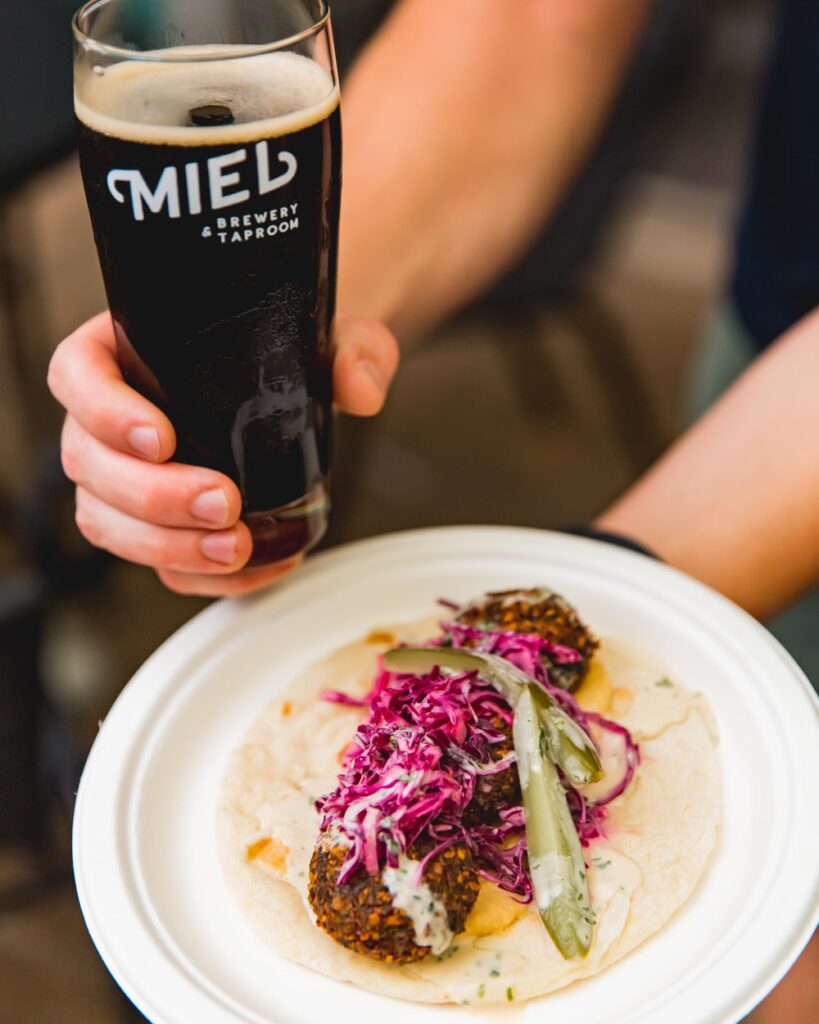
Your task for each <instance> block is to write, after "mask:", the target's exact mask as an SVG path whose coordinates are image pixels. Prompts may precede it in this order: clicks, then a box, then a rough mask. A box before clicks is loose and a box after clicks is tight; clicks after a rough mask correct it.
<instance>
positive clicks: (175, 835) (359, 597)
mask: <svg viewBox="0 0 819 1024" xmlns="http://www.w3.org/2000/svg"><path fill="white" fill-rule="evenodd" d="M540 583H545V584H547V585H549V586H552V587H554V588H555V589H557V590H559V591H561V592H562V593H564V594H565V595H566V597H567V598H568V599H569V600H570V601H572V602H573V603H575V604H576V605H577V606H578V607H579V609H580V611H581V614H582V616H583V618H584V619H585V620H586V621H587V622H588V623H589V624H590V625H591V626H592V628H593V630H594V631H595V632H597V633H601V634H617V635H621V636H623V637H626V638H631V639H632V640H633V641H635V642H636V643H638V644H639V645H640V646H641V647H642V648H644V649H645V650H646V651H648V652H651V653H653V654H656V655H657V656H659V657H660V658H662V659H663V660H664V661H665V662H666V664H667V666H668V669H669V672H670V673H671V674H672V675H673V676H674V677H675V678H676V679H677V680H678V681H679V682H680V683H682V684H683V685H685V686H687V687H689V688H692V689H700V690H703V691H704V692H705V693H706V694H707V695H708V698H709V700H710V701H711V704H712V706H713V708H714V711H715V713H716V718H717V722H718V725H719V730H720V735H721V741H720V755H721V761H722V770H723V802H724V809H723V829H722V835H721V841H720V846H719V849H718V852H717V855H716V857H715V859H714V861H713V863H712V864H711V866H710V869H709V871H708V873H707V876H706V878H705V879H704V881H703V883H702V885H701V886H700V888H699V889H698V891H697V893H696V894H695V896H694V897H693V899H692V900H691V901H690V902H689V903H688V904H687V905H686V906H685V907H684V908H683V909H682V910H681V911H680V912H679V913H678V914H677V915H676V916H675V917H674V919H673V920H672V921H671V923H670V924H669V925H668V926H667V927H666V928H665V929H664V930H663V931H662V932H661V933H660V934H658V935H657V936H655V937H654V938H653V939H651V940H650V941H649V942H647V943H646V944H645V945H644V946H642V947H641V948H640V949H638V950H637V951H636V952H634V953H632V954H631V956H629V957H627V958H626V959H625V960H624V961H622V962H621V963H620V964H617V965H616V966H614V967H613V968H610V969H609V970H607V971H605V972H604V973H603V974H601V975H599V976H598V977H596V978H594V979H591V980H589V981H583V982H580V983H579V984H576V985H573V986H572V987H570V988H568V989H565V990H564V991H562V992H558V993H555V994H554V995H551V996H547V997H545V998H543V999H539V1000H535V1001H534V1002H531V1003H527V1004H525V1005H522V1006H520V1007H517V1006H515V1007H510V1008H508V1009H506V1008H504V1009H500V1010H495V1011H489V1010H486V1009H484V1010H479V1009H477V1008H473V1007H434V1006H433V1007H427V1006H419V1005H417V1004H411V1003H402V1002H398V1001H395V1000H390V999H386V998H383V997H378V996H374V995H371V994H369V993H366V992H363V991H361V990H359V989H356V988H354V987H352V986H350V985H342V984H339V983H337V982H333V981H331V980H329V979H327V978H324V977H322V976H320V975H317V974H313V973H312V972H310V971H309V970H307V969H305V968H302V967H299V966H296V965H293V964H290V963H288V962H287V961H284V960H282V959H279V958H278V957H277V956H275V955H274V954H273V953H271V952H270V951H269V950H268V949H267V948H266V947H265V946H264V945H263V944H262V943H261V942H260V941H259V940H258V939H257V937H256V935H255V934H254V932H253V931H252V929H251V928H250V926H249V925H248V924H247V923H246V922H245V920H244V918H243V917H242V915H241V914H240V912H239V910H238V909H237V908H236V906H235V905H234V903H233V901H232V899H231V897H230V896H229V894H228V892H227V890H226V888H225V885H224V883H223V881H222V877H221V872H220V868H219V864H218V861H217V857H216V850H215V841H214V835H213V831H214V830H213V820H214V807H215V802H216V798H217V792H218V789H219V784H220V780H221V776H222V773H223V770H224V767H225V762H226V759H227V757H228V755H229V753H230V751H231V750H232V748H233V747H234V746H235V745H236V744H237V742H238V741H239V739H240V738H241V736H242V734H243V733H244V731H245V729H246V728H247V727H248V726H249V725H250V723H251V722H252V721H253V719H254V718H255V717H256V715H257V713H258V712H259V711H260V710H261V708H262V707H263V706H264V705H265V703H266V702H267V701H268V700H269V699H270V697H271V695H272V694H274V693H275V692H276V691H277V690H278V689H279V688H280V687H283V686H284V685H285V684H287V683H288V681H290V680H291V679H292V678H293V677H294V676H295V675H296V674H297V673H299V672H300V671H301V670H302V669H303V668H304V667H305V666H306V665H307V664H309V663H310V662H312V661H314V660H315V659H316V658H319V657H321V656H322V655H324V654H326V653H328V652H329V651H330V650H332V649H333V648H335V647H338V646H339V645H340V644H343V643H345V642H347V641H349V640H351V639H354V638H356V637H358V636H360V635H361V634H362V633H363V632H365V631H366V630H368V629H369V628H370V627H371V626H373V625H377V624H378V623H386V622H396V621H401V620H404V619H413V618H416V617H418V616H420V615H422V614H424V613H427V612H429V611H430V610H432V608H433V602H434V601H435V599H436V598H438V597H443V596H446V597H449V598H453V599H455V600H464V599H466V598H468V597H470V596H471V595H473V594H475V593H478V592H480V591H482V590H485V589H500V588H504V587H517V586H527V585H534V584H540ZM817 706H818V703H817V700H816V697H815V695H814V694H813V691H812V690H811V688H810V686H809V684H808V682H807V680H806V679H805V677H804V676H803V675H802V674H801V672H800V671H799V669H798V668H797V666H796V665H795V664H794V662H793V661H792V660H791V658H790V657H789V656H788V654H787V653H786V652H785V651H784V650H783V649H782V648H781V647H780V646H779V645H778V644H777V643H776V641H775V640H774V639H773V638H772V637H771V636H770V635H769V634H768V633H767V632H766V631H765V630H764V629H763V628H762V627H761V626H759V625H758V624H757V623H756V622H755V621H754V620H752V619H751V618H750V617H749V616H747V615H746V614H745V613H743V612H742V611H740V610H738V609H737V608H735V607H734V606H733V605H731V604H730V603H729V602H728V601H726V600H724V599H723V598H721V597H719V596H718V595H716V594H714V593H713V592H711V591H709V590H708V589H706V588H705V587H703V586H701V585H700V584H698V583H695V582H693V581H692V580H690V579H688V578H686V577H684V576H683V575H681V574H680V573H677V572H675V571H674V570H672V569H669V568H667V567H666V566H663V565H660V564H658V563H655V562H653V561H651V560H649V559H647V558H644V557H642V556H640V555H636V554H632V553H631V552H628V551H623V550H620V549H618V548H614V547H611V546H609V545H605V544H601V543H597V542H594V541H588V540H581V539H579V538H575V537H567V536H564V535H561V534H551V533H546V532H542V531H535V530H518V529H506V528H453V529H439V530H425V531H418V532H412V533H405V534H397V535H393V536H390V537H384V538H378V539H375V540H370V541H364V542H362V543H359V544H354V545H351V546H349V547H346V548H341V549H337V550H335V551H331V552H329V553H327V554H324V555H321V556H319V557H317V558H314V559H312V560H311V561H310V562H309V563H308V564H307V566H306V567H304V568H303V569H302V570H300V571H299V572H298V574H296V575H295V576H293V577H292V578H290V579H289V580H288V581H287V582H285V583H284V584H283V585H281V586H279V587H277V588H276V589H274V590H271V591H268V592H267V593H265V594H263V595H262V596H261V597H258V598H255V599H252V600H247V599H245V600H241V601H233V602H227V601H223V602H221V603H219V604H217V605H214V606H213V607H211V608H209V609H208V610H207V611H205V612H203V613H202V614H201V615H199V616H197V617H196V618H195V619H194V620H193V621H192V622H190V623H189V624H188V625H187V626H185V627H184V628H183V629H181V630H180V631H179V632H178V633H177V634H176V635H175V636H173V637H172V638H171V639H170V640H169V641H168V642H167V643H165V644H164V645H163V646H162V647H161V648H160V649H159V650H158V651H157V652H156V654H154V655H153V657H152V658H150V659H149V661H148V662H147V663H146V664H145V665H144V666H143V668H142V669H140V671H139V672H138V673H137V674H136V676H135V677H134V678H133V680H132V681H131V682H130V683H129V684H128V686H127V687H126V688H125V690H124V691H123V692H122V694H121V696H120V697H119V699H118V700H117V702H116V704H115V705H114V707H113V708H112V710H111V712H110V714H109V715H108V717H107V719H106V720H105V724H104V725H103V727H102V729H101V731H100V734H99V736H98V738H97V741H96V743H95V744H94V748H93V750H92V752H91V756H90V758H89V760H88V764H87V767H86V769H85V774H84V775H83V779H82V784H81V786H80V791H79V796H78V800H77V811H76V819H75V827H74V863H75V873H76V881H77V889H78V892H79V897H80V902H81V904H82V909H83V913H84V915H85V919H86V922H87V924H88V927H89V929H90V931H91V935H92V937H93V939H94V942H95V943H96V945H97V948H98V949H99V951H100V953H101V955H102V957H103V959H104V960H105V962H106V964H107V965H108V968H109V969H110V971H111V973H112V974H113V975H114V977H115V978H116V980H117V981H118V982H119V984H120V985H121V986H122V988H123V989H124V990H125V992H126V993H127V994H128V995H129V996H130V997H131V999H132V1000H133V1001H134V1003H136V1005H137V1006H138V1007H140V1009H141V1010H142V1011H143V1012H144V1013H145V1014H146V1015H147V1016H148V1017H149V1018H150V1020H151V1021H153V1022H154V1024H237V1022H243V1024H247V1022H253V1024H262V1022H265V1024H268V1022H276V1024H296V1022H325V1021H328V1020H330V1019H332V1021H333V1024H362V1021H369V1020H374V1019H378V1015H381V1014H383V1015H384V1018H385V1019H388V1020H389V1021H390V1024H421V1022H429V1024H434V1022H444V1021H445V1022H447V1024H450V1022H462V1021H463V1022H466V1021H481V1020H485V1019H486V1018H487V1017H495V1018H503V1019H507V1018H508V1017H510V1016H511V1017H513V1018H514V1019H515V1020H516V1021H523V1022H531V1024H535V1022H563V1021H569V1020H570V1021H572V1022H573V1024H596V1022H600V1021H605V1022H606V1024H625V1022H626V1021H628V1022H630V1024H637V1022H640V1024H649V1022H651V1024H655V1022H657V1021H662V1022H663V1024H723V1022H735V1021H737V1020H739V1019H740V1018H741V1017H742V1016H744V1014H746V1013H747V1012H748V1011H749V1010H750V1009H751V1007H752V1006H754V1005H755V1004H756V1003H757V1002H758V1001H759V1000H760V999H761V998H762V997H763V996H764V995H765V994H766V993H767V992H768V991H769V990H770V989H771V988H772V987H773V986H774V985H775V984H776V982H777V981H778V980H779V979H780V978H781V977H782V975H783V974H784V973H785V972H786V971H787V969H788V968H789V966H790V965H791V964H792V962H793V961H794V960H795V958H796V956H797V955H798V953H799V951H800V950H801V948H802V947H803V946H804V944H805V943H806V942H807V940H808V938H809V936H810V934H811V931H812V930H813V928H814V927H815V924H816V916H817V906H818V905H819V828H818V827H817V808H819V715H817Z"/></svg>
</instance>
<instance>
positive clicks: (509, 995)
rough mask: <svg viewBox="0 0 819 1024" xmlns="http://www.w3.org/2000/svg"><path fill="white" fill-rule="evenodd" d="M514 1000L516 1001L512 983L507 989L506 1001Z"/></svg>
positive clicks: (511, 1001) (512, 1001)
mask: <svg viewBox="0 0 819 1024" xmlns="http://www.w3.org/2000/svg"><path fill="white" fill-rule="evenodd" d="M514 1001H515V993H514V992H513V991H512V986H511V985H510V986H509V988H508V989H507V990H506V1002H507V1003H514Z"/></svg>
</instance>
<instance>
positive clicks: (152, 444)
mask: <svg viewBox="0 0 819 1024" xmlns="http://www.w3.org/2000/svg"><path fill="white" fill-rule="evenodd" d="M128 444H129V445H130V446H131V447H132V448H133V449H134V451H135V452H136V453H137V454H138V455H143V456H144V457H145V458H146V459H158V458H159V431H158V430H157V429H156V427H133V428H132V429H131V430H130V432H129V434H128Z"/></svg>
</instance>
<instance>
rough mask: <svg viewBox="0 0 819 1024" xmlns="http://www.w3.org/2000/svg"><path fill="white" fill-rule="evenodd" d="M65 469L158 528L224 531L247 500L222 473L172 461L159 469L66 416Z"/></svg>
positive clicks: (89, 488) (108, 502)
mask: <svg viewBox="0 0 819 1024" xmlns="http://www.w3.org/2000/svg"><path fill="white" fill-rule="evenodd" d="M62 457H63V469H64V470H65V474H66V476H67V477H68V478H69V479H70V480H73V481H74V483H75V484H77V485H78V486H79V487H82V488H83V490H86V491H88V492H90V493H91V494H93V495H94V497H96V498H99V500H100V501H102V502H103V503H104V504H106V505H110V506H111V507H112V508H115V509H118V510H119V511H120V512H124V513H126V515H129V516H132V517H133V518H134V519H141V520H142V521H143V522H146V523H153V524H154V525H156V526H177V527H191V528H194V529H195V528H199V529H202V528H203V527H207V528H210V529H223V528H226V527H229V526H233V524H234V523H235V522H236V521H237V520H238V518H239V516H240V515H241V511H242V499H241V496H240V494H239V489H238V488H237V486H236V484H235V483H234V482H233V481H232V480H230V479H229V478H228V477H226V476H223V475H222V474H221V473H215V472H213V471H212V470H210V469H201V468H200V467H198V466H184V465H181V464H178V463H174V462H169V463H167V464H165V465H161V466H157V465H152V464H151V463H149V462H143V461H142V460H141V459H137V458H134V456H132V455H124V454H123V453H122V452H118V451H115V450H114V449H113V448H109V447H108V446H107V445H104V444H101V443H100V442H99V441H98V440H97V439H96V438H94V437H92V436H91V435H90V434H89V433H88V432H87V431H85V430H83V428H82V427H81V426H80V425H79V423H77V421H76V420H75V419H74V417H73V416H67V417H66V420H65V424H64V426H63V441H62Z"/></svg>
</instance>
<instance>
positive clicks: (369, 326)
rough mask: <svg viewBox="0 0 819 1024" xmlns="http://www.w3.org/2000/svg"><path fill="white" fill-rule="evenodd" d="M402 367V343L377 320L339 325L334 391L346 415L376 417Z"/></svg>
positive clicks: (353, 319)
mask: <svg viewBox="0 0 819 1024" xmlns="http://www.w3.org/2000/svg"><path fill="white" fill-rule="evenodd" d="M397 368H398V342H397V341H396V340H395V338H394V337H393V335H392V334H391V333H390V331H389V330H388V329H387V328H386V327H385V326H384V325H383V324H380V323H378V321H376V320H362V319H359V318H358V317H344V318H340V319H339V320H338V322H337V324H336V359H335V365H334V367H333V391H334V395H335V400H336V403H337V405H338V407H339V409H341V410H342V411H343V412H349V413H352V414H353V415H355V416H374V415H375V414H376V413H377V412H379V411H380V410H381V407H382V406H383V405H384V401H385V399H386V397H387V391H388V390H389V386H390V382H391V381H392V378H393V377H394V376H395V371H396V370H397Z"/></svg>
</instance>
